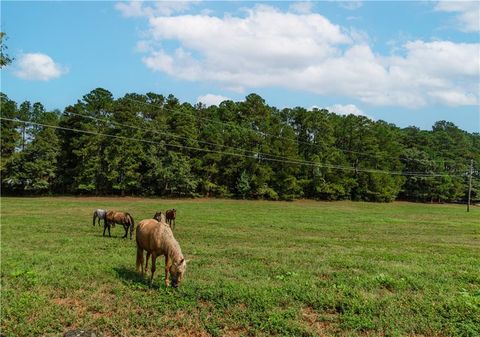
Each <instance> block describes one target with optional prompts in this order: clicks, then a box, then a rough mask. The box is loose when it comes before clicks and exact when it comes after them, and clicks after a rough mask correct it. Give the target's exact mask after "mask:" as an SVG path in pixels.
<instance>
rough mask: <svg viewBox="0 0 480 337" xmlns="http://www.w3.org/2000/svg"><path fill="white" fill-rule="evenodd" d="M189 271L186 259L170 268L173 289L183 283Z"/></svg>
mask: <svg viewBox="0 0 480 337" xmlns="http://www.w3.org/2000/svg"><path fill="white" fill-rule="evenodd" d="M186 271H187V261H185V259H184V258H182V259H181V260H180V262H178V263H175V262H174V263H172V265H171V266H170V275H171V276H172V287H174V288H177V287H178V285H179V284H180V282H182V279H183V276H184V275H185V272H186Z"/></svg>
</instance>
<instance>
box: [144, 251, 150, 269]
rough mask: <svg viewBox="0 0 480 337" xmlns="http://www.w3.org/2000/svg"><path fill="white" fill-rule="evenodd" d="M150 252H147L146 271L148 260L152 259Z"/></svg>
mask: <svg viewBox="0 0 480 337" xmlns="http://www.w3.org/2000/svg"><path fill="white" fill-rule="evenodd" d="M150 255H151V254H150V252H148V251H147V260H146V261H145V270H148V259H149V258H150Z"/></svg>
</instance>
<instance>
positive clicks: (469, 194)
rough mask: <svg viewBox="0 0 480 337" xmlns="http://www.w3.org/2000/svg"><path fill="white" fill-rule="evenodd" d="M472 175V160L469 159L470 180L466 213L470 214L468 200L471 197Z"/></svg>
mask: <svg viewBox="0 0 480 337" xmlns="http://www.w3.org/2000/svg"><path fill="white" fill-rule="evenodd" d="M472 175H473V159H470V179H469V182H468V202H467V212H470V200H471V196H472Z"/></svg>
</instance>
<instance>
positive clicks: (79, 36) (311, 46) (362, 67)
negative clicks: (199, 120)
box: [1, 1, 480, 132]
mask: <svg viewBox="0 0 480 337" xmlns="http://www.w3.org/2000/svg"><path fill="white" fill-rule="evenodd" d="M1 19H2V20H1V30H2V31H4V32H6V33H7V35H8V37H9V39H8V40H7V41H6V44H7V46H8V53H9V54H10V56H13V57H15V61H14V63H12V64H11V65H10V66H9V67H7V68H5V69H3V70H2V77H1V87H2V88H1V90H2V91H3V92H4V93H6V94H7V95H8V96H9V97H10V98H12V99H14V100H16V101H17V102H21V101H23V100H30V101H40V102H42V103H44V104H45V105H46V106H47V108H49V109H54V108H58V109H61V110H62V109H63V108H64V107H65V106H66V105H67V104H71V103H74V102H75V101H76V100H77V99H80V98H81V97H82V96H83V95H84V94H86V93H88V92H89V91H90V90H92V89H94V88H96V87H103V88H106V89H108V90H110V91H111V92H112V93H113V94H114V95H115V96H116V97H120V96H122V95H124V94H125V93H127V92H137V93H146V92H149V91H153V92H157V93H160V94H164V95H168V94H170V93H172V94H174V95H175V96H176V97H178V98H179V99H180V100H182V101H187V102H190V103H192V104H194V103H196V102H198V101H201V102H204V103H205V104H207V105H211V104H218V103H219V102H221V101H222V100H225V99H232V100H235V101H240V100H243V99H244V97H245V96H246V95H248V94H249V93H252V92H255V93H257V94H259V95H261V96H262V97H263V98H265V100H266V101H267V103H268V104H269V105H272V106H276V107H278V108H284V107H295V106H303V107H305V108H311V107H319V108H328V109H329V110H331V111H335V112H337V113H342V114H346V113H353V114H362V115H366V116H369V117H370V118H373V119H375V120H379V119H383V120H386V121H388V122H391V123H395V124H397V125H398V126H401V127H405V126H408V125H416V126H418V127H420V128H422V129H430V127H431V125H432V124H433V123H434V122H435V121H437V120H444V119H445V120H449V121H453V122H454V123H455V124H457V125H458V126H460V127H461V128H462V129H464V130H468V131H471V132H472V131H475V132H478V131H480V111H479V103H480V94H479V91H480V88H479V83H480V35H479V34H480V31H479V30H480V2H478V1H477V2H436V1H419V2H413V1H403V2H380V1H321V2H314V1H307V2H298V1H296V2H286V1H279V2H273V1H266V2H254V1H245V2H242V1H224V2H221V1H215V2H214V1H188V2H187V1H176V2H167V1H158V2H154V1H145V2H138V1H135V2H113V1H111V2H107V1H105V2H100V1H99V2H92V1H89V2H70V1H62V2H40V1H37V2H13V1H2V3H1Z"/></svg>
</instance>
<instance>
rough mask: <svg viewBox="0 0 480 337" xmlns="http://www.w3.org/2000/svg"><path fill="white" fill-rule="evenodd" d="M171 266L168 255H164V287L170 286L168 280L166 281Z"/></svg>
mask: <svg viewBox="0 0 480 337" xmlns="http://www.w3.org/2000/svg"><path fill="white" fill-rule="evenodd" d="M171 265H172V260H171V259H170V258H169V257H168V254H167V255H165V287H168V286H169V285H170V280H169V279H168V273H169V271H170V266H171Z"/></svg>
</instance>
